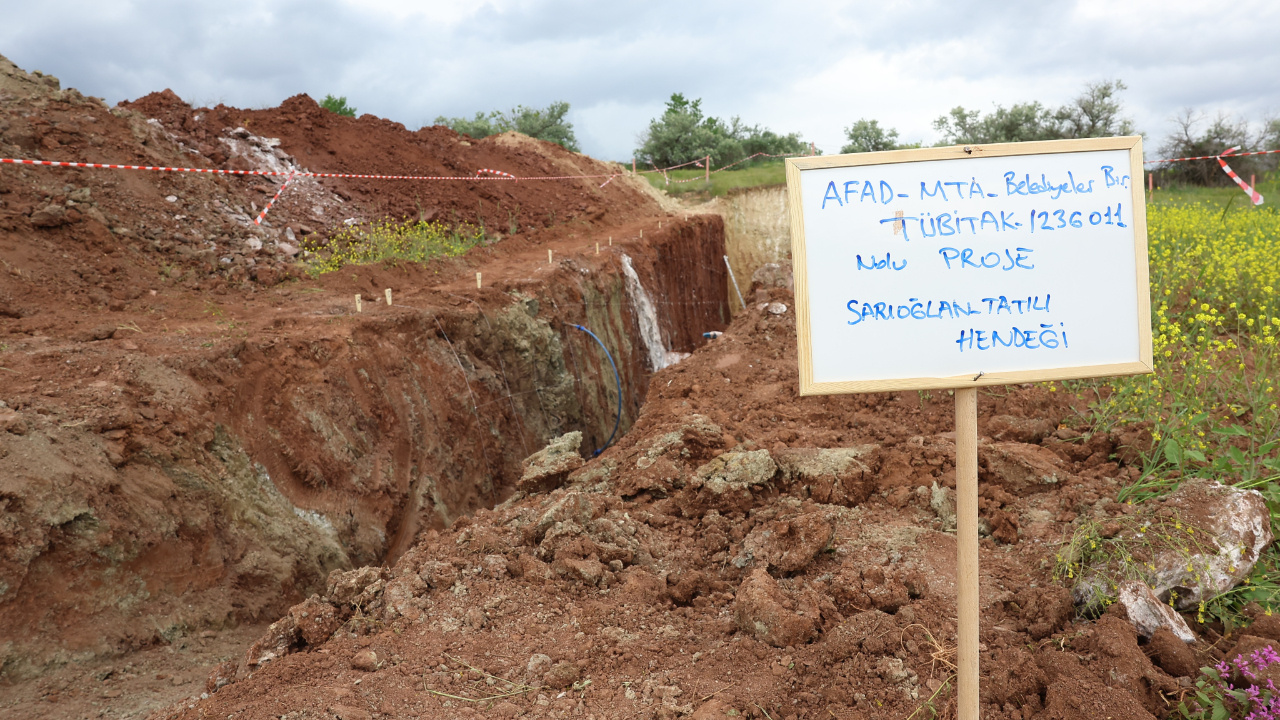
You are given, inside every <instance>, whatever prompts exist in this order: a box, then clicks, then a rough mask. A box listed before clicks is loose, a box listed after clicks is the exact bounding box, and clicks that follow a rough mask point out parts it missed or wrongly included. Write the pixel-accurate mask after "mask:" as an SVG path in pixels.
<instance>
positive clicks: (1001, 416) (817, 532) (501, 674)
mask: <svg viewBox="0 0 1280 720" xmlns="http://www.w3.org/2000/svg"><path fill="white" fill-rule="evenodd" d="M760 299H761V300H762V301H763V300H769V301H775V302H782V303H787V304H790V301H791V297H790V295H789V294H788V293H787V292H786V291H785V290H777V289H775V290H773V291H771V292H764V291H761V297H760ZM762 304H763V303H762ZM794 337H795V325H794V320H793V314H792V312H791V310H790V309H788V310H787V311H786V312H785V313H783V314H781V315H775V314H773V313H771V312H769V311H768V310H767V309H764V308H761V309H756V308H751V309H749V310H748V311H747V312H745V313H742V314H741V315H739V316H738V318H736V319H735V321H734V322H733V324H732V325H731V326H730V327H729V329H728V331H727V332H726V334H725V335H724V336H722V337H720V338H719V339H717V340H715V341H714V342H713V343H711V344H710V345H709V346H707V347H704V348H701V349H699V350H698V351H697V352H695V353H694V354H693V356H692V357H690V358H688V359H686V360H684V361H683V362H681V363H680V364H678V365H676V366H674V367H672V368H669V369H666V370H663V371H662V372H660V373H658V374H657V375H656V376H655V377H654V379H653V381H652V382H651V384H650V390H649V394H648V398H647V401H646V403H645V405H644V407H643V410H642V413H641V415H640V417H639V418H638V420H637V421H636V423H635V425H634V426H633V427H632V428H631V430H630V432H629V433H628V434H627V436H626V437H625V438H623V440H622V441H621V442H620V443H618V444H617V445H616V446H615V447H613V448H610V449H609V450H607V451H606V452H605V453H603V454H602V455H601V456H600V457H599V458H597V459H594V460H591V461H589V462H588V463H587V465H585V466H584V467H583V468H581V469H579V470H577V471H575V472H574V473H573V474H572V475H570V476H569V478H568V484H567V486H566V487H563V488H560V489H557V490H554V491H551V492H549V493H544V494H534V495H531V496H527V497H522V496H516V497H513V498H512V499H510V500H508V501H507V502H505V503H503V504H502V505H501V506H499V507H498V508H496V509H494V510H482V511H479V512H477V513H475V514H474V515H473V516H471V517H469V518H462V519H459V520H458V521H457V522H455V523H454V525H453V526H452V527H451V528H449V529H448V530H446V531H430V532H427V533H426V534H425V535H422V536H420V537H419V540H418V542H417V544H415V546H414V547H413V548H412V549H410V550H409V551H408V552H407V553H406V554H405V555H404V556H403V557H401V558H400V560H399V561H398V562H397V563H396V564H395V565H394V567H391V568H387V569H382V570H378V569H366V570H362V571H353V572H351V573H348V574H345V575H343V574H335V575H334V576H332V577H331V578H330V584H329V588H328V590H327V591H326V593H324V594H322V595H319V596H316V597H313V598H311V599H309V600H308V601H307V602H306V603H304V604H302V605H299V606H297V607H295V608H294V609H293V610H291V611H290V615H289V616H287V617H285V618H284V619H282V620H281V621H279V622H278V623H277V624H276V625H274V626H273V627H272V628H271V629H270V630H269V631H268V632H267V633H266V634H265V635H264V636H263V637H262V638H261V639H260V640H259V641H258V642H257V643H255V644H254V646H253V647H252V648H250V649H249V650H248V651H247V652H246V654H245V656H243V657H242V658H239V659H236V660H233V661H231V662H228V663H227V664H225V665H224V666H222V667H221V668H219V669H218V670H217V671H216V672H214V673H213V674H212V675H211V677H210V680H209V683H208V690H209V691H215V690H216V692H213V693H212V694H211V695H210V697H209V699H207V700H201V701H196V700H194V699H193V700H190V701H187V702H186V703H184V704H179V705H178V706H175V707H174V708H172V709H171V710H170V712H169V713H167V714H164V715H163V716H164V717H180V718H197V717H225V716H231V717H236V718H241V717H243V718H268V717H298V718H300V717H342V718H346V717H353V718H354V717H359V718H365V717H368V718H400V717H422V716H428V717H450V716H453V717H470V716H476V717H480V716H483V717H490V716H497V717H516V716H527V717H577V716H581V717H597V718H606V717H607V718H615V717H616V718H627V717H677V716H681V715H687V714H689V713H692V714H693V717H706V718H710V717H724V716H726V713H729V711H731V710H736V711H737V713H738V714H740V715H744V716H752V717H766V716H767V717H773V718H789V717H813V718H818V717H830V716H835V717H839V718H846V717H848V718H855V717H856V718H863V717H870V718H904V717H907V716H908V715H910V713H911V712H912V711H913V710H915V709H916V708H917V707H919V706H921V705H925V704H928V703H931V704H932V706H933V707H934V708H935V709H936V710H937V711H938V713H939V716H941V717H953V716H954V696H953V693H952V690H951V686H950V685H948V684H947V681H948V678H949V676H950V674H951V670H950V666H949V663H951V662H953V661H954V654H953V653H954V647H955V631H956V627H955V620H954V617H955V603H956V596H955V581H956V577H955V569H954V557H955V537H954V534H952V533H950V532H947V531H946V530H945V526H944V520H943V519H942V518H941V517H940V516H941V515H945V511H944V512H942V513H940V512H939V511H938V510H936V509H935V508H934V507H931V500H932V498H933V496H934V495H935V494H939V492H938V491H935V490H934V489H933V488H934V486H935V485H936V486H937V487H939V488H946V487H950V486H953V485H954V469H953V467H952V458H953V455H954V443H953V440H952V436H951V434H950V431H951V429H952V403H951V401H950V397H949V396H948V393H946V392H939V393H933V394H931V395H930V394H917V393H901V394H880V395H863V396H853V397H815V398H799V399H798V398H796V379H795V378H796V364H795V345H794ZM980 414H981V417H982V418H983V423H982V425H983V434H984V438H983V440H982V445H981V450H980V454H981V458H982V468H983V469H982V480H983V483H982V488H983V489H982V500H981V508H982V517H983V518H984V519H985V521H986V523H985V525H986V527H987V528H988V533H989V536H988V537H985V538H984V539H983V540H982V543H981V545H982V547H981V588H982V590H981V607H982V631H981V641H982V646H981V650H982V653H981V661H982V677H983V695H982V702H983V707H984V709H983V717H989V718H1019V719H1020V718H1033V717H1034V718H1094V717H1106V716H1107V715H1110V716H1112V717H1126V718H1141V717H1150V716H1152V715H1154V716H1157V717H1167V716H1168V714H1169V712H1170V710H1171V708H1172V707H1173V706H1176V704H1177V702H1178V699H1179V698H1181V697H1182V696H1184V695H1185V694H1186V692H1187V688H1188V680H1187V679H1186V678H1176V677H1172V676H1170V675H1169V674H1168V673H1167V672H1166V671H1165V670H1162V669H1161V668H1160V667H1159V666H1157V665H1155V664H1153V662H1152V661H1151V660H1150V659H1148V656H1147V654H1146V652H1145V649H1146V646H1145V645H1144V644H1140V642H1139V640H1138V638H1137V637H1136V635H1135V633H1134V631H1133V629H1132V627H1131V626H1130V625H1129V623H1128V622H1127V621H1126V620H1125V619H1123V618H1122V617H1118V616H1115V615H1107V616H1105V617H1103V618H1102V619H1101V620H1099V621H1098V622H1096V623H1093V622H1087V621H1078V620H1074V619H1073V618H1074V611H1073V608H1072V605H1071V599H1070V594H1069V592H1068V591H1067V590H1066V589H1065V588H1064V587H1062V586H1061V585H1059V584H1058V583H1056V582H1054V580H1053V579H1052V578H1051V577H1050V575H1049V571H1048V568H1047V567H1046V558H1047V557H1052V552H1053V548H1054V545H1055V543H1056V542H1057V541H1058V540H1059V539H1060V538H1061V537H1062V535H1063V533H1064V532H1067V531H1069V528H1070V525H1069V522H1070V521H1071V520H1073V519H1074V518H1075V517H1076V516H1077V515H1078V514H1091V515H1097V516H1113V515H1118V514H1120V513H1123V512H1128V511H1130V510H1131V508H1125V507H1124V506H1121V505H1120V504H1118V503H1116V502H1114V494H1115V490H1116V489H1117V487H1118V485H1119V482H1121V480H1122V479H1124V478H1127V477H1128V476H1129V473H1130V472H1131V471H1130V470H1129V469H1128V468H1127V467H1124V466H1122V465H1121V464H1119V463H1117V462H1116V461H1115V460H1114V459H1112V456H1113V455H1114V453H1115V451H1116V449H1117V448H1116V443H1117V438H1114V437H1105V436H1100V435H1095V436H1094V437H1093V438H1092V439H1089V440H1086V439H1085V438H1084V437H1082V436H1081V434H1080V433H1079V432H1078V431H1075V430H1069V429H1064V428H1063V427H1061V425H1062V423H1063V421H1064V420H1067V419H1068V418H1070V417H1071V416H1072V415H1073V410H1072V408H1071V404H1070V402H1068V400H1067V399H1064V398H1062V397H1061V396H1060V394H1059V393H1052V392H1049V391H1048V390H1046V389H1045V388H1042V387H1014V388H1002V389H999V390H994V391H987V392H983V393H982V394H981V396H980ZM823 448H835V449H840V448H852V449H855V450H856V451H857V452H856V456H855V459H854V461H852V462H848V463H845V464H843V465H842V464H841V462H840V460H839V458H834V457H833V456H831V455H825V456H824V455H823V454H822V453H821V452H820V449H823ZM746 453H754V455H751V456H748V455H745V454H746ZM1121 454H1122V455H1123V452H1122V453H1121ZM747 457H753V458H756V459H757V460H764V459H765V458H767V459H768V460H767V461H766V462H772V463H773V464H774V466H775V467H773V469H771V470H766V471H765V472H764V473H763V475H762V477H763V480H761V481H760V482H759V483H758V484H745V485H743V484H739V485H738V486H734V485H733V482H732V479H730V481H729V482H728V487H727V488H726V487H725V486H724V485H721V486H717V485H716V481H715V477H716V475H715V472H714V469H715V468H716V467H717V463H722V464H723V463H724V461H725V459H728V458H735V460H734V461H733V462H730V463H728V467H730V468H732V467H734V466H735V463H737V465H738V466H739V467H740V466H741V464H742V463H743V462H744V458H747ZM1033 466H1034V467H1035V468H1039V469H1040V470H1043V469H1044V468H1052V469H1053V471H1054V473H1056V474H1055V482H1053V483H1046V482H1045V481H1044V479H1043V478H1044V475H1043V474H1041V475H1035V473H1028V469H1029V468H1031V467H1033ZM724 472H729V471H724ZM1037 472H1039V471H1037ZM723 474H724V473H722V475H723ZM748 475H750V473H746V474H745V475H743V477H745V476H748ZM1033 476H1034V477H1033ZM1037 478H1039V479H1037ZM1201 632H1204V633H1206V636H1205V637H1206V639H1209V640H1215V639H1217V636H1216V635H1215V634H1214V633H1213V631H1211V630H1208V629H1207V628H1201ZM1210 645H1211V643H1210V642H1204V643H1198V644H1197V645H1196V646H1194V647H1193V648H1191V649H1190V652H1191V653H1192V658H1193V659H1194V660H1195V661H1196V662H1194V663H1192V664H1193V665H1194V666H1196V667H1198V666H1199V665H1203V664H1206V663H1208V662H1211V661H1213V659H1215V658H1217V657H1219V656H1220V654H1221V652H1220V650H1217V651H1215V650H1214V649H1212V648H1211V647H1210ZM1152 652H1154V648H1153V649H1152ZM369 653H372V655H370V654H369ZM542 656H545V658H544V657H542ZM1167 664H1169V665H1172V664H1173V663H1167ZM463 698H467V699H463ZM925 712H929V711H928V710H926V711H925ZM1100 713H1101V714H1100ZM730 714H732V713H730ZM928 716H929V715H926V717H928Z"/></svg>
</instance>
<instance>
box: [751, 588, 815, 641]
mask: <svg viewBox="0 0 1280 720" xmlns="http://www.w3.org/2000/svg"><path fill="white" fill-rule="evenodd" d="M786 604H787V598H786V597H785V596H784V595H783V592H782V589H781V588H779V587H778V582H777V581H776V580H774V579H773V578H772V577H771V576H770V575H769V573H767V572H765V571H764V570H762V569H756V570H754V571H752V573H751V575H750V576H748V577H747V579H746V580H744V581H743V582H742V585H741V586H739V588H738V594H737V596H736V597H735V598H734V608H733V614H734V620H735V621H736V622H737V624H738V628H739V629H740V630H742V631H743V632H745V633H747V634H748V635H751V636H753V637H755V639H757V640H760V641H761V642H765V643H768V644H770V645H772V646H774V647H786V646H788V645H800V644H802V643H804V642H807V641H808V640H809V639H810V638H812V637H813V636H814V634H815V633H816V632H817V620H818V618H817V617H816V616H817V613H816V612H814V611H813V610H810V612H809V613H805V612H804V611H803V610H800V611H793V610H788V609H787V607H786Z"/></svg>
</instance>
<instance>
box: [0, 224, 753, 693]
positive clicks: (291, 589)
mask: <svg viewBox="0 0 1280 720" xmlns="http://www.w3.org/2000/svg"><path fill="white" fill-rule="evenodd" d="M647 229H648V232H647V233H645V234H644V235H645V237H644V238H643V239H642V240H633V241H630V242H626V243H622V242H619V243H617V244H614V245H612V246H610V245H606V246H605V247H604V248H603V249H602V251H601V252H600V253H599V254H595V253H594V252H579V253H576V254H570V253H568V252H563V251H562V253H561V254H562V255H563V257H562V258H560V259H558V260H557V261H556V262H555V263H554V264H553V265H550V266H548V265H547V264H546V263H545V262H542V263H532V262H524V261H521V260H519V258H515V259H513V258H511V257H507V258H504V260H503V261H502V262H499V263H494V264H491V265H490V266H486V267H485V271H484V274H485V278H486V282H485V287H484V288H483V289H476V288H475V285H474V282H472V283H471V284H470V287H468V286H467V285H466V284H463V283H459V284H457V285H446V286H443V287H434V288H431V289H429V290H424V291H422V292H420V293H417V294H414V293H410V292H404V293H402V295H404V296H406V297H405V299H399V298H397V299H396V300H395V302H396V304H395V305H393V306H391V307H387V306H386V304H385V303H380V304H374V303H368V305H367V307H366V308H365V312H363V313H361V314H359V315H355V314H353V313H351V312H350V311H349V310H344V311H343V312H344V313H345V314H344V315H342V316H340V317H337V318H334V317H329V318H328V319H326V318H325V317H324V316H325V315H328V314H329V313H328V312H325V313H319V312H313V313H311V314H310V315H308V314H299V313H292V314H289V313H285V314H282V316H281V317H278V318H276V319H275V320H272V321H270V322H269V323H268V324H267V325H266V327H264V328H262V329H261V330H259V331H254V332H248V333H246V334H245V335H244V336H243V337H242V339H240V340H238V341H235V342H223V343H220V344H218V345H217V346H216V347H215V348H214V349H212V350H209V351H207V352H205V351H201V352H199V353H197V354H191V353H188V354H187V355H186V356H177V357H175V356H173V355H160V356H148V355H146V354H138V353H122V354H121V355H124V356H127V357H126V358H125V359H124V360H122V361H120V362H121V366H122V367H123V368H124V369H125V370H127V372H128V374H129V377H130V380H129V382H128V385H127V387H125V388H123V389H122V391H120V392H117V393H116V398H117V399H116V400H114V401H112V402H114V403H116V409H114V410H104V411H103V412H101V413H100V415H98V416H95V417H93V418H90V419H89V422H88V424H86V425H83V426H76V424H75V423H65V422H64V423H62V424H61V425H52V424H50V425H48V426H47V429H41V428H44V427H45V426H33V430H32V432H29V433H27V434H25V435H24V436H21V437H18V436H13V438H12V442H11V443H10V445H9V449H10V452H9V454H8V455H7V457H4V458H0V464H8V465H10V466H12V467H13V468H29V467H33V466H36V465H39V464H43V466H44V467H46V470H45V471H44V475H43V476H42V478H41V479H40V481H39V482H38V483H37V482H35V480H34V478H33V480H32V484H30V485H29V486H25V487H30V488H31V490H24V491H23V492H24V493H25V494H23V495H14V496H13V498H17V499H16V500H14V499H13V498H9V499H5V500H4V501H5V502H8V503H9V510H10V511H11V512H15V511H16V513H17V514H18V515H20V516H21V517H20V518H19V520H21V521H22V523H23V526H24V527H27V528H28V530H27V531H26V533H27V535H28V536H29V541H28V542H27V544H26V545H24V548H25V549H24V553H25V554H23V555H20V556H17V557H16V560H15V558H14V557H11V556H9V555H6V556H5V558H0V560H4V562H5V563H6V564H5V565H4V568H3V569H4V570H5V579H6V580H7V581H8V582H7V583H6V585H5V587H3V588H0V595H3V597H4V599H5V600H6V602H5V603H3V604H0V615H2V617H0V626H3V627H6V628H34V632H30V633H6V634H5V637H0V650H3V657H2V658H0V660H2V662H0V668H3V670H4V672H5V673H6V674H16V675H19V676H20V675H24V674H27V673H29V672H32V671H38V670H39V669H40V668H41V667H47V666H48V665H49V664H50V663H59V662H65V661H68V660H74V659H87V658H90V657H95V656H100V655H110V654H114V653H117V652H120V651H123V650H128V649H130V648H139V647H145V646H147V645H150V644H155V643H161V642H168V641H170V640H172V639H173V638H176V637H178V636H180V635H182V634H184V633H187V632H190V631H192V630H196V629H200V628H207V627H214V628H218V627H227V626H230V625H235V624H238V623H242V622H253V621H260V620H264V619H270V618H274V617H277V616H278V615H279V614H280V613H282V612H284V611H285V610H286V609H287V608H288V607H289V606H290V605H292V604H294V603H296V602H298V601H299V600H300V599H302V598H304V597H306V596H307V595H308V594H310V593H313V592H316V591H322V590H323V583H324V580H325V578H326V577H327V575H328V573H329V572H330V571H332V570H334V569H339V568H347V567H353V566H360V565H375V564H380V563H392V562H394V561H395V559H396V558H398V557H399V556H400V555H401V554H402V553H404V552H405V551H406V550H407V549H408V548H409V547H410V546H411V545H412V543H413V540H414V537H415V536H416V535H417V534H418V533H419V532H420V531H423V530H426V529H429V528H443V527H446V526H448V525H449V524H451V523H452V522H453V521H454V520H456V519H457V518H459V517H461V516H465V515H468V514H470V513H472V512H474V511H476V510H477V509H480V508H485V507H492V506H494V505H495V504H497V503H499V502H501V501H502V500H504V499H506V498H507V497H509V496H510V495H511V494H512V492H513V488H514V485H515V483H516V481H517V480H518V479H519V478H520V475H521V472H522V468H521V461H522V460H523V459H524V458H526V457H527V456H529V455H530V454H532V453H534V452H536V451H538V450H540V449H542V448H543V447H544V446H545V444H546V442H547V441H548V440H549V439H551V438H553V437H556V436H558V435H561V434H563V433H566V432H570V431H574V430H576V431H580V432H581V433H582V435H583V442H582V445H581V447H580V452H581V453H582V454H583V455H584V457H587V458H590V457H591V454H592V452H593V451H594V450H595V449H597V448H601V447H603V446H604V445H605V443H606V441H607V440H608V439H609V437H610V434H611V433H612V432H613V428H614V425H615V422H618V424H619V426H620V427H619V431H618V435H619V436H621V434H623V433H625V431H626V430H627V428H628V427H630V425H631V424H632V423H633V422H634V420H635V419H636V418H637V416H638V415H639V413H640V410H641V406H642V403H643V402H644V398H645V395H646V391H647V389H648V382H649V377H650V375H651V374H652V372H653V371H654V370H655V367H657V366H660V365H661V364H664V363H670V362H673V361H676V360H678V359H679V358H680V357H681V354H682V353H689V352H692V351H693V350H694V349H695V348H696V347H697V346H698V345H700V344H701V343H702V342H704V340H703V338H702V333H703V332H706V331H708V330H718V329H722V328H723V327H724V326H725V325H726V324H727V323H728V321H729V306H728V303H727V302H726V300H727V298H728V284H727V282H728V281H727V272H726V270H725V265H724V262H723V255H724V227H723V222H722V221H721V219H720V217H719V216H715V215H695V216H692V217H691V218H690V219H688V220H684V221H675V222H671V221H667V222H666V223H664V227H663V228H662V229H660V230H659V229H657V228H652V227H651V228H647ZM537 252H538V253H541V252H544V251H542V250H537ZM373 294H374V293H372V292H371V293H368V295H373ZM379 294H380V292H379ZM368 295H366V297H368ZM348 297H349V296H348ZM330 312H337V310H336V309H331V310H330ZM317 315H320V317H315V316H317ZM575 325H581V326H583V327H585V328H588V329H590V330H591V331H592V333H594V334H595V335H596V336H597V337H598V338H599V339H600V342H601V343H603V345H604V346H605V348H607V349H608V353H609V355H611V356H612V359H613V361H614V362H615V363H616V367H617V373H618V375H617V380H615V375H614V371H613V368H612V367H611V365H610V362H609V357H607V356H606V354H605V352H603V351H602V348H601V346H600V344H597V342H596V340H595V339H593V338H592V337H591V336H590V335H588V334H587V333H584V332H582V331H580V330H578V329H577V328H575V327H574V326H575ZM122 372H123V371H122ZM619 383H620V384H621V398H620V405H621V409H620V420H619V394H618V389H617V385H618V384H619ZM126 391H127V392H126ZM51 459H52V460H51ZM15 472H16V471H15ZM6 497H9V496H4V497H0V499H4V498H6Z"/></svg>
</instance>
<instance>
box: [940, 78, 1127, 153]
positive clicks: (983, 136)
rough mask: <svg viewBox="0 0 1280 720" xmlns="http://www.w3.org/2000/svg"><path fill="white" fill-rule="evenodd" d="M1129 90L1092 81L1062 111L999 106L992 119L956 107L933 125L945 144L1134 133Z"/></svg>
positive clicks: (1027, 104) (1039, 106) (1034, 105)
mask: <svg viewBox="0 0 1280 720" xmlns="http://www.w3.org/2000/svg"><path fill="white" fill-rule="evenodd" d="M1124 89H1125V84H1124V83H1123V82H1121V81H1119V80H1105V81H1102V82H1096V83H1089V84H1088V85H1086V86H1085V89H1084V92H1082V93H1081V94H1080V95H1079V96H1077V97H1076V98H1075V99H1074V100H1072V101H1071V102H1070V103H1067V104H1066V105H1063V106H1062V107H1059V108H1056V109H1051V108H1048V107H1046V106H1044V105H1042V104H1040V103H1039V102H1036V101H1031V102H1025V103H1015V104H1013V105H1010V106H1009V107H1007V108H1006V107H1004V106H1002V105H997V106H996V109H995V110H993V111H992V112H991V113H990V114H989V115H985V116H984V115H983V114H982V112H981V111H979V110H966V109H965V108H963V107H955V108H952V109H951V112H949V113H948V114H946V115H943V116H942V117H939V118H938V119H937V120H934V121H933V127H934V129H935V130H937V131H938V132H939V133H941V134H942V142H941V143H939V144H941V145H964V144H981V143H1000V142H1024V141H1027V140H1058V139H1061V138H1086V137H1112V136H1116V135H1132V134H1133V133H1134V128H1133V122H1132V121H1131V120H1129V119H1127V118H1124V117H1121V114H1120V102H1119V100H1118V99H1117V97H1116V96H1117V95H1118V94H1119V93H1120V91H1121V90H1124Z"/></svg>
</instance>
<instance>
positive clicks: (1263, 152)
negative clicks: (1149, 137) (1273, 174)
mask: <svg viewBox="0 0 1280 720" xmlns="http://www.w3.org/2000/svg"><path fill="white" fill-rule="evenodd" d="M1229 152H1230V151H1227V152H1224V153H1222V154H1223V155H1226V154H1228V153H1229ZM1275 153H1280V150H1258V151H1256V152H1247V153H1236V154H1235V155H1234V156H1233V157H1247V156H1249V155H1274V154H1275ZM1218 157H1219V156H1218V155H1201V156H1199V157H1180V158H1163V159H1160V160H1143V161H1142V164H1143V165H1151V164H1153V163H1171V162H1185V161H1187V160H1217V159H1218Z"/></svg>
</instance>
